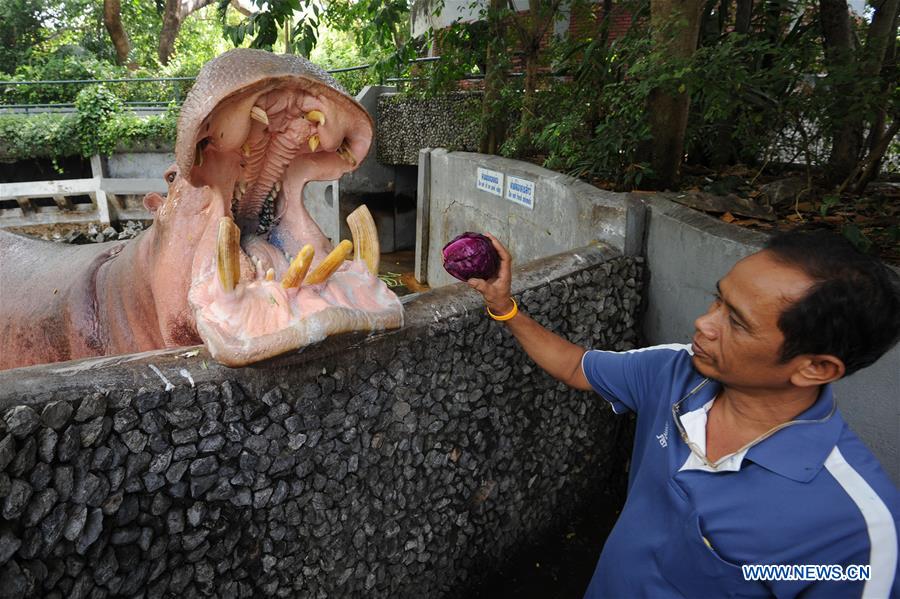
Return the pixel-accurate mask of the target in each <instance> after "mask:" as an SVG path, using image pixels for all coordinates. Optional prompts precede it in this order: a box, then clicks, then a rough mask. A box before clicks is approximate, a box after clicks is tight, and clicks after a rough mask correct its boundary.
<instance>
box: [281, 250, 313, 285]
mask: <svg viewBox="0 0 900 599" xmlns="http://www.w3.org/2000/svg"><path fill="white" fill-rule="evenodd" d="M313 255H315V250H313V246H311V245H309V244H308V243H307V244H306V245H304V246H303V247H302V248H300V251H299V252H297V256H296V257H295V258H294V259H293V260H291V265H290V267H288V271H287V272H286V273H285V275H284V278H283V279H281V286H282V287H284V288H285V289H290V288H291V287H299V286H300V282H301V281H302V280H303V277H305V276H306V273H307V271H308V270H309V265H310V264H312V259H313Z"/></svg>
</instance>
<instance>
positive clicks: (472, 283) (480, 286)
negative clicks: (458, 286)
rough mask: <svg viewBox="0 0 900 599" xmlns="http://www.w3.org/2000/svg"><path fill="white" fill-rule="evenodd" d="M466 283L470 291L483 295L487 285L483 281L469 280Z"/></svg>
mask: <svg viewBox="0 0 900 599" xmlns="http://www.w3.org/2000/svg"><path fill="white" fill-rule="evenodd" d="M466 283H467V284H468V285H469V287H471V288H472V289H474V290H476V291H478V292H479V293H484V288H485V287H487V284H486V283H485V282H484V279H469V280H468V281H466Z"/></svg>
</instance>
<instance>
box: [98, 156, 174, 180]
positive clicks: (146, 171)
mask: <svg viewBox="0 0 900 599" xmlns="http://www.w3.org/2000/svg"><path fill="white" fill-rule="evenodd" d="M104 160H105V162H106V176H107V177H111V178H114V179H142V178H148V179H152V178H154V177H156V178H158V179H162V178H163V174H165V172H166V169H167V168H169V167H170V166H172V165H173V164H175V153H174V152H123V153H120V154H113V155H111V156H107V157H105V158H104Z"/></svg>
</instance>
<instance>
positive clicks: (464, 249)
mask: <svg viewBox="0 0 900 599" xmlns="http://www.w3.org/2000/svg"><path fill="white" fill-rule="evenodd" d="M441 254H442V255H443V257H444V270H446V271H447V272H448V273H450V274H451V275H452V276H454V277H456V278H457V279H459V280H460V281H468V280H469V279H491V278H493V277H495V276H496V275H497V271H498V270H499V269H500V256H499V255H498V254H497V250H495V249H494V244H492V243H491V240H490V239H488V238H487V237H485V236H484V235H482V234H480V233H471V232H468V231H467V232H465V233H463V234H462V235H460V236H458V237H456V238H454V239H453V240H452V241H450V243H448V244H447V245H445V246H444V249H443V250H441Z"/></svg>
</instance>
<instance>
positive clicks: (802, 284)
mask: <svg viewBox="0 0 900 599" xmlns="http://www.w3.org/2000/svg"><path fill="white" fill-rule="evenodd" d="M812 284H813V281H812V280H811V279H810V278H809V277H808V276H807V275H806V274H804V273H803V272H802V271H800V270H798V269H796V268H793V267H790V266H785V265H783V264H781V263H779V262H778V261H776V260H775V259H773V257H772V255H771V253H769V252H767V251H765V250H763V251H761V252H758V253H756V254H753V255H752V256H749V257H747V258H744V259H743V260H741V261H740V262H738V263H737V264H735V265H734V268H732V269H731V271H730V272H729V273H728V274H727V275H725V277H724V278H723V279H722V280H720V281H719V283H718V285H717V287H718V295H717V297H716V299H715V300H714V301H713V303H712V305H710V307H709V310H708V311H707V312H706V314H704V315H703V316H701V317H700V318H698V319H697V320H696V321H694V327H695V328H696V332H695V333H694V338H693V350H694V357H693V363H694V367H695V368H696V369H697V370H698V371H699V372H700V373H701V374H703V375H704V376H707V377H710V378H713V379H716V380H717V381H719V382H721V383H723V384H726V385H729V386H732V387H736V388H737V387H744V388H784V387H787V386H789V385H790V377H791V374H792V373H793V372H794V371H795V370H796V364H795V361H796V360H798V358H799V357H798V358H794V359H793V360H788V361H787V362H786V363H783V364H782V363H780V359H779V358H780V355H781V347H782V345H783V343H784V335H783V334H782V333H781V331H780V330H779V328H778V318H779V316H780V315H781V313H782V312H784V310H785V309H786V308H788V307H789V306H790V305H791V304H793V303H794V302H795V301H797V300H799V299H801V298H802V297H803V296H804V295H805V294H806V292H807V290H808V289H809V287H810V286H811V285H812Z"/></svg>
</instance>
